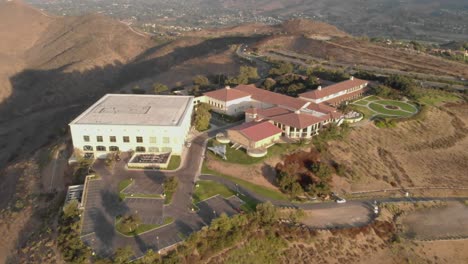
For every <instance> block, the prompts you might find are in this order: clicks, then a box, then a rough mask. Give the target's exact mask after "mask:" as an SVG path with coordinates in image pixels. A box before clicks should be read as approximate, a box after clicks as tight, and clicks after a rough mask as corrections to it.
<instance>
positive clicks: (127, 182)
mask: <svg viewBox="0 0 468 264" xmlns="http://www.w3.org/2000/svg"><path fill="white" fill-rule="evenodd" d="M132 182H133V181H132V179H125V180H123V181H121V182H119V193H120V192H122V191H123V190H125V188H127V187H128V186H130V184H132Z"/></svg>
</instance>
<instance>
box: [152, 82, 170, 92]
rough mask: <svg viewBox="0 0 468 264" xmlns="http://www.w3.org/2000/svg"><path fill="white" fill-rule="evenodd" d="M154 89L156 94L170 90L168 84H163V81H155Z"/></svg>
mask: <svg viewBox="0 0 468 264" xmlns="http://www.w3.org/2000/svg"><path fill="white" fill-rule="evenodd" d="M153 90H154V93H155V94H160V93H163V92H166V91H168V90H169V87H167V85H164V84H161V83H155V84H153Z"/></svg>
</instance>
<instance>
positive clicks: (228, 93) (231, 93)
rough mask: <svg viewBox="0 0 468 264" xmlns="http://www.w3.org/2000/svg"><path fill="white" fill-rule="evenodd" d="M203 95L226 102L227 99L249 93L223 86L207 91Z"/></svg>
mask: <svg viewBox="0 0 468 264" xmlns="http://www.w3.org/2000/svg"><path fill="white" fill-rule="evenodd" d="M205 95H206V96H208V97H211V98H214V99H216V100H220V101H223V102H228V101H232V100H236V99H239V98H243V97H247V96H250V94H248V93H246V92H243V91H241V90H237V89H232V88H223V89H219V90H215V91H211V92H207V93H205Z"/></svg>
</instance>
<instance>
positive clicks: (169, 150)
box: [162, 148, 172, 152]
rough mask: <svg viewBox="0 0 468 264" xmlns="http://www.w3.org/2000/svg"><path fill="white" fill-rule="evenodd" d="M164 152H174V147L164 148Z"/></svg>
mask: <svg viewBox="0 0 468 264" xmlns="http://www.w3.org/2000/svg"><path fill="white" fill-rule="evenodd" d="M162 152H172V148H162Z"/></svg>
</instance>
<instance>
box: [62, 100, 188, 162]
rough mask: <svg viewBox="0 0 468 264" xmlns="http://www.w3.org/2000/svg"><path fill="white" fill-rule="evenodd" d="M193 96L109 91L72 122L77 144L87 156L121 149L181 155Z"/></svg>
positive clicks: (105, 153)
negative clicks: (111, 92)
mask: <svg viewBox="0 0 468 264" xmlns="http://www.w3.org/2000/svg"><path fill="white" fill-rule="evenodd" d="M192 111H193V97H191V96H165V95H126V94H107V95H105V96H104V97H102V98H101V99H100V100H99V101H97V102H96V103H95V104H94V105H92V106H91V107H90V108H88V109H87V110H86V111H85V112H83V113H82V114H81V115H80V116H78V117H77V118H76V119H75V120H73V121H72V122H71V123H70V124H69V125H70V130H71V135H72V140H73V146H74V148H75V149H77V150H79V151H81V152H82V153H83V154H85V155H87V156H93V157H96V158H103V157H106V156H107V154H108V153H111V152H117V151H135V152H140V153H172V154H175V155H180V154H181V153H182V149H183V146H184V143H185V139H186V138H187V135H188V133H189V130H190V123H191V116H192Z"/></svg>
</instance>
